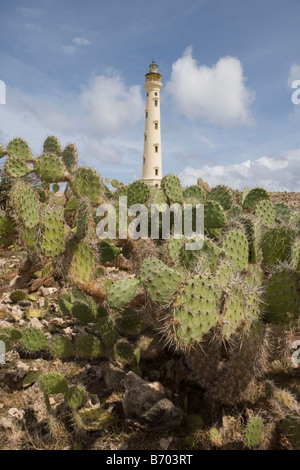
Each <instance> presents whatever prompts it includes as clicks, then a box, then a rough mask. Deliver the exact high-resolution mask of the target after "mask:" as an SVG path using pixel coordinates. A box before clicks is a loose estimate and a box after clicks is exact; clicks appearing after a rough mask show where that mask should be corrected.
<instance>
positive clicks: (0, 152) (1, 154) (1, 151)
mask: <svg viewBox="0 0 300 470" xmlns="http://www.w3.org/2000/svg"><path fill="white" fill-rule="evenodd" d="M5 155H7V150H6V149H5V148H4V147H3V145H1V144H0V158H3V157H5Z"/></svg>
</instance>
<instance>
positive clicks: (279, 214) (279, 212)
mask: <svg viewBox="0 0 300 470" xmlns="http://www.w3.org/2000/svg"><path fill="white" fill-rule="evenodd" d="M274 209H275V219H276V221H277V222H279V223H280V224H288V223H289V220H290V217H291V209H290V206H289V205H288V204H286V203H285V202H277V203H275V204H274Z"/></svg>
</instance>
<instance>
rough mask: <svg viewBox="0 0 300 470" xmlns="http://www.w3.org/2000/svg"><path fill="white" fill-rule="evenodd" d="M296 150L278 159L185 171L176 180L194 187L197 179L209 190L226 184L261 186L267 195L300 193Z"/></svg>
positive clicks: (281, 155) (233, 187)
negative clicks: (281, 192) (271, 193)
mask: <svg viewBox="0 0 300 470" xmlns="http://www.w3.org/2000/svg"><path fill="white" fill-rule="evenodd" d="M299 174H300V149H294V150H287V151H285V152H282V153H281V154H280V155H278V156H268V157H267V156H265V157H261V158H258V159H256V160H253V161H251V160H246V161H244V162H242V163H237V164H232V165H227V166H225V165H217V166H208V165H205V166H204V167H203V168H200V169H195V168H191V167H186V168H185V169H184V170H183V171H182V172H181V173H179V175H178V176H179V178H180V179H181V182H182V184H183V185H184V186H188V185H191V184H196V182H197V178H199V177H201V178H202V179H203V180H205V181H207V182H208V183H209V185H210V186H211V187H213V186H216V185H218V184H226V185H228V186H229V187H231V188H232V189H240V190H241V189H244V188H245V187H250V188H253V187H257V186H261V187H263V188H265V189H267V190H268V191H296V192H299V191H300V183H299Z"/></svg>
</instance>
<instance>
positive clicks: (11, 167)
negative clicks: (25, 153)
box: [4, 157, 33, 178]
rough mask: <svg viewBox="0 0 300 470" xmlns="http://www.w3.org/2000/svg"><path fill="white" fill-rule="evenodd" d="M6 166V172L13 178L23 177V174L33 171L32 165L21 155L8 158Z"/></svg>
mask: <svg viewBox="0 0 300 470" xmlns="http://www.w3.org/2000/svg"><path fill="white" fill-rule="evenodd" d="M4 168H5V172H6V173H7V174H8V175H9V176H11V177H12V178H22V176H25V175H28V174H29V173H31V172H32V171H33V170H32V167H31V166H30V165H28V163H27V162H26V161H25V160H23V159H22V158H21V157H9V158H7V160H6V162H5V165H4Z"/></svg>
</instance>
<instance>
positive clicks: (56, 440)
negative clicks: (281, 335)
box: [0, 193, 300, 450]
mask: <svg viewBox="0 0 300 470" xmlns="http://www.w3.org/2000/svg"><path fill="white" fill-rule="evenodd" d="M271 200H272V201H274V202H279V201H284V202H288V203H289V204H290V206H292V207H295V208H296V207H299V206H300V194H299V193H271ZM25 257H26V253H25V252H24V251H22V249H20V248H19V247H18V246H16V245H12V246H11V247H8V248H2V249H1V248H0V293H1V297H0V330H1V329H3V328H6V327H10V328H12V327H13V328H17V329H22V328H25V327H27V326H33V327H35V328H39V329H41V330H42V331H43V332H44V333H45V334H46V336H47V337H48V339H50V338H51V337H53V336H54V335H55V334H58V333H60V334H62V333H63V334H64V335H65V336H67V337H68V338H70V339H73V338H74V337H75V336H76V335H77V334H79V333H80V332H81V331H82V330H83V329H84V328H85V327H84V326H82V323H80V322H79V321H77V320H76V319H74V318H70V317H68V316H64V315H62V314H61V313H60V311H59V309H58V305H57V303H58V297H59V295H60V293H61V292H62V291H64V290H65V289H66V287H68V286H66V285H64V284H58V282H57V281H55V280H54V279H53V278H52V277H50V278H48V279H44V280H43V281H42V282H41V281H40V279H38V280H36V281H34V282H32V283H31V284H30V285H29V286H26V289H24V290H25V291H26V294H27V295H26V299H25V300H23V301H19V302H16V303H13V302H12V301H11V300H10V297H9V294H10V292H11V291H12V290H13V289H14V283H15V282H16V277H17V273H18V269H19V266H20V264H21V263H22V261H23V260H24V259H25ZM127 267H128V266H127ZM105 276H106V281H107V282H108V284H109V282H111V280H114V279H115V278H118V279H119V278H121V277H122V276H124V277H130V274H129V273H128V271H127V270H126V262H125V261H124V266H118V267H110V268H106V274H105ZM38 281H39V282H38ZM126 336H127V339H128V341H129V342H130V343H131V344H132V345H133V346H134V347H139V349H140V354H141V356H140V361H139V367H138V370H136V369H134V368H133V367H132V366H131V365H128V364H121V363H118V362H116V361H114V360H109V359H108V358H106V359H101V360H99V359H98V360H89V361H87V360H84V359H80V358H78V357H72V358H68V359H63V360H61V359H57V358H55V357H53V356H52V355H51V352H50V350H48V349H45V350H44V351H42V352H41V353H31V354H29V353H26V352H24V350H22V348H21V347H20V346H19V345H18V344H16V345H15V346H14V347H13V348H12V349H11V350H10V351H8V352H7V354H6V364H2V365H0V449H3V450H9V449H16V450H29V449H35V450H36V449H42V450H45V449H70V450H71V449H101V450H116V449H119V450H121V449H128V450H140V449H149V450H167V449H169V450H185V449H186V450H191V449H207V450H210V449H245V448H247V446H246V443H245V431H244V429H245V422H246V421H247V419H248V418H249V417H251V415H252V414H253V410H252V409H251V406H250V405H249V407H248V406H247V405H245V404H244V405H243V407H242V408H239V407H236V409H232V408H230V407H218V406H217V405H215V406H212V404H211V403H209V402H207V397H206V396H205V394H204V391H203V390H201V388H200V387H199V386H197V385H196V384H195V383H194V382H193V381H192V379H191V377H190V376H189V374H188V372H187V369H186V367H185V366H184V364H183V360H182V358H181V357H180V356H176V355H174V354H171V352H168V351H167V350H165V349H164V348H163V345H162V343H161V342H160V341H159V336H157V333H156V329H155V324H153V323H151V321H149V323H148V324H147V325H146V327H145V329H144V330H143V332H142V334H139V335H138V336H135V335H132V334H127V335H126ZM50 371H51V372H53V371H56V372H60V373H62V374H63V375H64V377H65V378H66V379H67V382H68V385H69V386H72V385H82V386H83V387H84V388H85V390H86V391H87V398H86V402H85V404H84V410H89V412H88V413H86V414H85V415H84V414H82V415H81V423H80V425H78V416H76V414H75V413H74V412H72V410H71V409H70V408H68V407H67V406H66V403H65V400H64V396H63V394H56V395H52V396H51V398H50V405H51V409H52V413H51V414H49V413H48V412H47V409H46V405H45V400H44V396H43V393H42V391H41V389H40V387H39V384H38V377H39V376H40V375H42V374H44V373H46V372H50ZM136 372H137V373H138V375H137V374H136ZM32 373H36V374H32ZM271 378H272V377H271ZM276 379H277V384H278V385H280V386H282V387H288V388H289V390H291V391H292V392H293V393H294V396H295V398H297V399H298V400H300V385H299V382H300V381H299V371H298V370H292V371H291V372H289V373H288V374H282V376H280V377H277V378H276ZM216 429H219V430H220V429H221V432H216ZM260 448H263V449H289V448H291V446H290V443H289V442H288V440H286V439H285V438H284V437H283V436H282V435H280V434H278V435H277V434H276V433H275V434H273V438H272V439H271V440H270V439H268V436H266V438H265V439H263V442H262V444H261V446H260Z"/></svg>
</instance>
